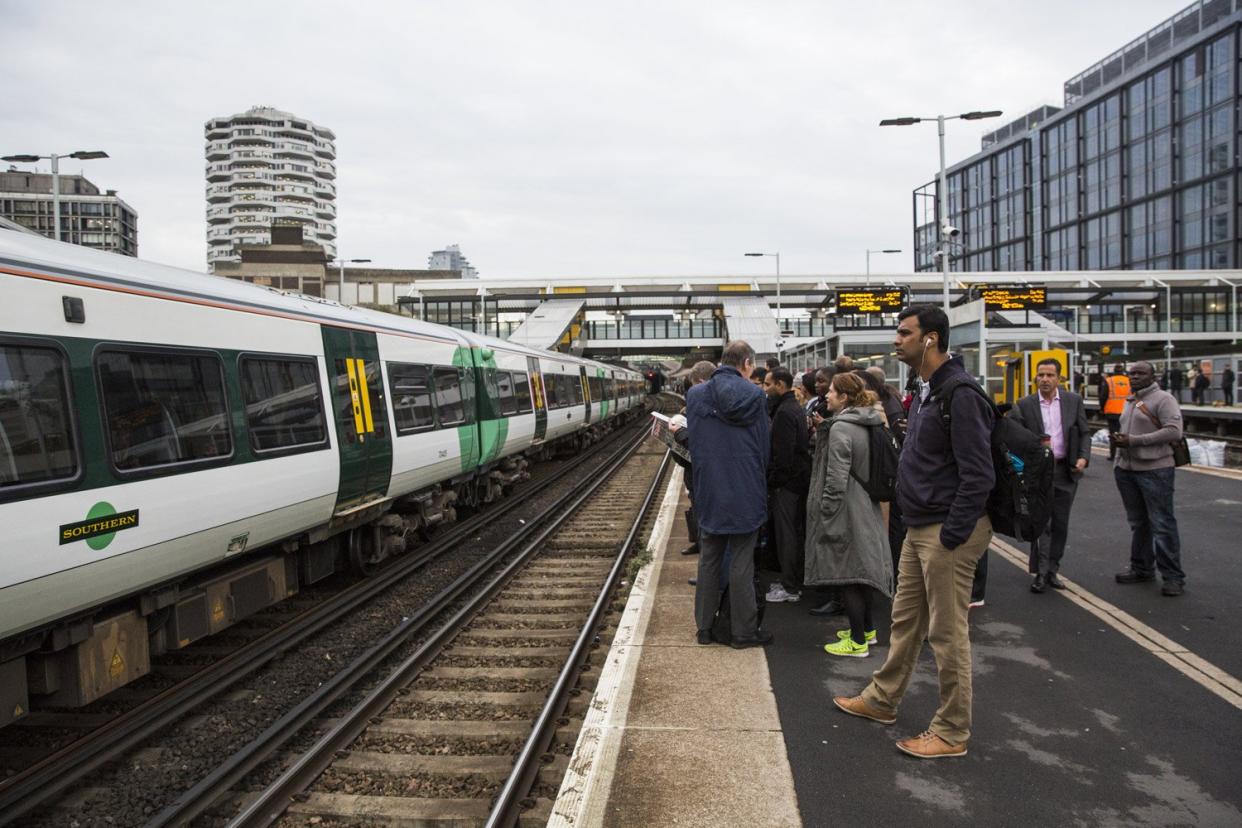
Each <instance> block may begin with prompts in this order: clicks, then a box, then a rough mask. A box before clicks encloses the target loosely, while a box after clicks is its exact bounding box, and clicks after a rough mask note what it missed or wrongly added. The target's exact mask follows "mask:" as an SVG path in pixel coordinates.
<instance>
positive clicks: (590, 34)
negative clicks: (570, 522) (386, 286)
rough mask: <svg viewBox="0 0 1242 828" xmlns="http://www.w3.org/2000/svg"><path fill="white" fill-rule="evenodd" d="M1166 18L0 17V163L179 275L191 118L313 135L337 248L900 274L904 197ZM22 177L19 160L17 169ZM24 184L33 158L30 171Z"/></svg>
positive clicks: (806, 10)
mask: <svg viewBox="0 0 1242 828" xmlns="http://www.w3.org/2000/svg"><path fill="white" fill-rule="evenodd" d="M1185 5H1186V3H1185V2H1182V0H1113V2H1089V3H1084V2H1082V0H1043V2H1039V3H1017V2H1005V0H994V1H993V2H986V1H985V0H980V1H979V2H940V3H928V2H885V1H884V0H879V1H877V2H869V3H846V2H843V0H819V1H818V2H781V0H775V1H774V0H763V1H762V2H760V0H752V1H751V2H721V0H712V2H707V0H702V2H688V0H685V1H683V0H661V1H660V2H645V1H644V2H625V3H616V2H614V3H607V4H605V3H601V2H584V1H583V0H578V2H550V1H549V0H530V2H527V1H526V0H504V1H503V2H501V1H500V0H496V2H471V1H470V0H448V1H446V2H421V1H419V2H403V3H398V2H391V3H380V2H364V1H363V0H352V2H349V3H340V2H333V3H326V2H325V3H320V2H300V3H262V2H256V0H247V2H228V1H227V0H214V2H211V3H197V2H195V3H191V2H150V3H146V2H123V3H98V2H56V1H55V0H42V2H28V1H27V0H0V54H3V55H4V56H5V60H4V64H5V69H4V93H3V98H2V100H3V103H2V104H0V155H9V154H14V153H38V154H47V153H49V152H70V151H73V150H77V149H103V150H106V151H107V152H108V153H109V154H110V155H111V156H112V157H111V158H110V159H108V160H101V161H89V162H76V161H67V162H66V163H65V164H64V165H63V166H62V172H77V171H79V170H81V171H83V172H85V173H86V174H87V176H88V177H89V178H90V179H91V180H92V181H94V182H95V183H96V184H98V185H99V186H100V187H101V188H107V189H116V190H118V191H119V193H120V195H121V197H122V198H124V199H125V200H126V201H127V202H129V203H130V204H131V205H132V206H133V207H134V208H135V209H136V210H137V211H138V214H139V224H138V228H139V251H140V253H141V255H142V257H143V258H146V259H151V260H155V261H161V262H167V263H170V264H175V265H180V266H183V267H189V268H194V269H197V270H203V269H205V261H206V238H205V233H206V218H205V210H206V200H205V195H204V189H205V179H204V165H205V160H204V143H205V141H204V137H203V125H204V122H206V121H207V120H208V119H209V118H212V117H215V116H222V115H232V114H234V113H237V112H241V111H244V110H246V109H248V108H250V107H251V106H254V105H257V104H264V105H270V106H275V107H277V108H280V109H284V110H287V111H290V112H293V113H296V114H297V115H299V116H302V117H305V118H309V119H310V120H312V121H314V122H316V123H318V124H320V125H323V126H327V127H329V128H330V129H332V130H333V131H334V132H335V133H336V136H337V140H336V149H337V168H338V179H337V186H338V196H337V198H338V201H337V209H338V221H337V232H338V234H339V241H340V245H341V252H342V254H343V255H345V256H348V257H350V258H355V257H366V258H370V259H373V260H374V261H375V263H376V265H377V266H383V267H412V268H421V267H426V264H427V255H428V254H429V253H430V251H432V250H434V249H438V248H441V247H443V246H444V245H446V244H452V243H457V244H460V245H461V248H462V252H463V253H465V254H466V255H467V256H468V257H469V258H470V260H471V263H472V264H474V265H475V267H477V268H478V269H479V271H480V274H481V275H482V276H484V277H486V278H504V277H532V276H571V275H583V276H608V275H683V274H684V275H689V274H756V273H770V272H771V271H772V260H770V259H744V258H742V254H743V253H744V252H747V251H779V252H780V253H781V265H782V272H784V273H787V274H819V273H847V272H861V271H862V269H863V265H864V251H865V250H866V249H867V248H868V247H871V248H885V247H898V248H901V249H902V250H903V251H905V252H904V253H903V254H902V255H900V256H879V257H873V259H872V269H873V271H875V272H880V271H884V270H888V271H892V272H908V271H909V270H910V269H911V267H912V265H911V262H912V256H911V255H910V248H911V244H912V242H911V235H912V229H911V224H912V213H911V195H910V194H911V190H913V189H914V187H916V186H918V185H919V184H921V183H923V182H925V181H928V180H930V179H931V178H932V177H933V176H934V174H935V170H936V165H937V163H938V162H937V155H936V152H937V150H936V130H935V124H934V123H932V124H921V125H918V126H913V127H901V128H892V127H886V128H883V129H880V128H879V127H877V123H878V121H879V120H880V119H881V118H884V117H890V116H898V115H907V114H910V115H935V114H937V112H940V111H943V112H945V113H958V112H963V111H969V110H972V109H1001V110H1004V112H1005V116H1006V117H1005V118H1003V119H999V120H994V121H982V122H974V123H971V122H961V121H958V122H952V123H951V124H950V128H949V137H948V157H949V162H950V163H953V162H954V161H957V160H961V159H962V158H965V157H966V156H968V155H970V154H972V153H974V152H976V151H977V150H978V149H979V137H980V136H981V135H982V134H984V133H985V132H988V131H990V130H991V129H994V128H996V127H998V126H1001V125H1003V124H1004V123H1007V122H1008V120H1009V119H1010V118H1015V117H1017V116H1019V115H1021V114H1024V113H1025V112H1027V111H1029V110H1031V109H1034V108H1035V107H1037V106H1039V105H1041V104H1044V103H1053V104H1060V103H1061V86H1062V83H1063V82H1064V81H1065V80H1066V79H1067V78H1069V77H1070V76H1072V75H1074V74H1076V73H1078V72H1079V71H1081V70H1083V69H1085V68H1087V67H1088V66H1089V65H1091V64H1092V63H1094V62H1095V61H1097V60H1099V59H1100V58H1102V57H1104V56H1105V55H1107V54H1108V53H1110V52H1112V51H1113V50H1115V49H1117V48H1119V47H1121V46H1122V45H1123V44H1125V43H1126V42H1128V41H1129V40H1130V39H1132V38H1134V37H1136V36H1138V35H1140V34H1142V33H1143V32H1145V31H1146V30H1148V29H1149V28H1151V27H1152V26H1155V25H1156V24H1157V23H1159V22H1160V21H1162V20H1163V19H1165V18H1166V17H1168V16H1170V15H1172V14H1174V13H1176V12H1177V11H1178V10H1179V9H1181V8H1182V7H1184V6H1185ZM44 165H46V162H44ZM42 169H46V166H44V167H42Z"/></svg>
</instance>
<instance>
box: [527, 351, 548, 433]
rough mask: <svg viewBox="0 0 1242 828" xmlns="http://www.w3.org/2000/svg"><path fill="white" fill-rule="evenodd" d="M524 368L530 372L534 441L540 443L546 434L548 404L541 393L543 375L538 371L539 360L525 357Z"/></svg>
mask: <svg viewBox="0 0 1242 828" xmlns="http://www.w3.org/2000/svg"><path fill="white" fill-rule="evenodd" d="M526 370H527V372H528V373H529V374H530V398H531V403H532V404H533V405H534V407H535V438H534V442H536V443H542V442H543V441H544V440H545V439H547V436H548V404H547V399H546V398H545V397H544V393H543V375H542V374H540V373H539V360H537V359H535V358H534V357H527V358H526Z"/></svg>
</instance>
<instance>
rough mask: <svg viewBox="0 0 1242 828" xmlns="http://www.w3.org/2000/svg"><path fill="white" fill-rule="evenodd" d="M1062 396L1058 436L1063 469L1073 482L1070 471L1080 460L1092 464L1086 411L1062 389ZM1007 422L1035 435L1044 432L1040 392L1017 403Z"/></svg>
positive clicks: (1076, 398)
mask: <svg viewBox="0 0 1242 828" xmlns="http://www.w3.org/2000/svg"><path fill="white" fill-rule="evenodd" d="M1060 394H1061V433H1062V435H1063V436H1064V437H1065V468H1066V474H1068V475H1069V476H1070V479H1073V477H1074V475H1073V473H1072V472H1071V471H1070V469H1072V468H1073V466H1074V464H1075V463H1077V462H1078V461H1079V460H1086V461H1087V462H1088V463H1090V462H1091V429H1090V427H1089V426H1088V425H1087V409H1086V407H1085V406H1084V405H1083V404H1082V397H1080V396H1078V395H1077V394H1075V393H1074V392H1072V391H1066V390H1065V389H1064V388H1062V389H1061V391H1060ZM1006 416H1008V417H1009V418H1010V419H1013V420H1017V421H1018V422H1020V423H1021V424H1022V425H1023V426H1024V427H1025V428H1026V429H1027V430H1028V431H1033V432H1035V433H1036V434H1039V435H1042V434H1043V433H1044V415H1043V413H1042V412H1041V411H1040V410H1039V392H1038V391H1037V392H1035V393H1034V394H1028V395H1027V396H1025V397H1023V398H1022V399H1020V400H1018V403H1017V405H1015V406H1014V407H1013V408H1012V409H1011V410H1010V412H1009V414H1008V415H1006Z"/></svg>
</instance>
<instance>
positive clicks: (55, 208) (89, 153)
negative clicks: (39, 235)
mask: <svg viewBox="0 0 1242 828" xmlns="http://www.w3.org/2000/svg"><path fill="white" fill-rule="evenodd" d="M107 157H108V153H106V152H103V151H102V150H78V151H76V152H66V153H61V154H59V155H57V154H56V153H52V154H51V155H6V156H4V157H3V158H0V161H17V162H19V163H22V164H34V163H36V162H38V161H42V160H44V159H46V160H49V161H51V162H52V226H53V228H54V229H55V233H54V235H53V236H52V238H54V239H56V241H60V159H62V158H76V159H78V160H79V161H93V160H95V159H96V158H107Z"/></svg>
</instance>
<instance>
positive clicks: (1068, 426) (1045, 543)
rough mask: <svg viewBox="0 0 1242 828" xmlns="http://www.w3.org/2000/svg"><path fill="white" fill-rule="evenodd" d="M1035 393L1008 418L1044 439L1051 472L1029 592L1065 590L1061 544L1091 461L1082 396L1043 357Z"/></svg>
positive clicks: (1037, 368) (1056, 365)
mask: <svg viewBox="0 0 1242 828" xmlns="http://www.w3.org/2000/svg"><path fill="white" fill-rule="evenodd" d="M1035 385H1036V387H1038V388H1039V391H1038V392H1037V393H1035V394H1031V395H1030V396H1026V397H1023V398H1022V399H1020V400H1018V403H1017V405H1015V406H1014V407H1013V410H1012V411H1011V412H1010V413H1009V416H1010V417H1013V418H1014V419H1016V420H1018V421H1019V422H1021V423H1022V425H1024V426H1026V427H1027V428H1028V429H1030V430H1031V431H1033V432H1035V433H1036V434H1042V435H1044V436H1045V437H1047V438H1048V444H1049V446H1050V447H1051V448H1052V456H1053V457H1054V458H1056V469H1055V470H1054V471H1053V474H1052V519H1051V520H1050V521H1048V526H1047V528H1045V529H1044V533H1043V534H1042V535H1040V536H1039V537H1038V538H1037V539H1035V540H1033V541H1031V557H1030V561H1029V564H1028V567H1029V570H1030V572H1031V574H1032V575H1034V576H1035V580H1034V581H1032V582H1031V592H1043V591H1044V590H1045V589H1046V588H1047V587H1052V588H1053V589H1065V584H1064V583H1062V581H1061V579H1060V578H1058V577H1057V572H1058V570H1060V568H1061V557H1062V556H1063V555H1064V554H1065V540H1066V538H1067V537H1068V536H1069V516H1070V509H1072V508H1073V506H1074V495H1075V494H1077V492H1078V480H1079V478H1080V477H1082V473H1083V470H1084V469H1085V468H1087V462H1088V461H1089V460H1090V459H1091V433H1090V431H1089V430H1088V427H1087V410H1086V408H1085V407H1084V406H1083V404H1082V397H1080V396H1079V395H1077V394H1075V393H1074V392H1072V391H1067V390H1066V389H1064V388H1062V387H1061V363H1060V362H1058V361H1057V360H1055V359H1052V358H1048V359H1042V360H1040V361H1039V364H1038V365H1037V366H1035Z"/></svg>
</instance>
